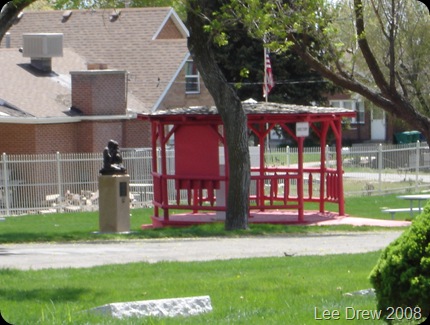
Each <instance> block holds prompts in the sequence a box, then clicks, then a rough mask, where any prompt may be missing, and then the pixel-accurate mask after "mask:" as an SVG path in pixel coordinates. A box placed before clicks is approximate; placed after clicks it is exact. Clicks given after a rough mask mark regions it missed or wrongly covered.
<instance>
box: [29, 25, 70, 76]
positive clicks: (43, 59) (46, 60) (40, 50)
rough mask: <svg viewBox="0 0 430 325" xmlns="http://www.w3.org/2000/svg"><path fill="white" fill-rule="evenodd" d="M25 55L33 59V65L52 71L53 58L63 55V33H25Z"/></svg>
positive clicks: (39, 68)
mask: <svg viewBox="0 0 430 325" xmlns="http://www.w3.org/2000/svg"><path fill="white" fill-rule="evenodd" d="M22 37H23V50H22V55H23V57H26V58H30V59H31V65H32V66H33V67H35V68H36V69H38V70H41V71H42V72H51V71H52V58H53V57H61V56H63V34H59V33H31V34H30V33H29V34H23V35H22Z"/></svg>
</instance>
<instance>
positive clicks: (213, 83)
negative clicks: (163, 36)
mask: <svg viewBox="0 0 430 325" xmlns="http://www.w3.org/2000/svg"><path fill="white" fill-rule="evenodd" d="M214 2H215V3H214ZM217 7H218V5H217V4H216V1H213V0H200V1H189V7H188V8H187V11H188V12H187V17H188V20H187V27H188V29H189V30H190V37H189V39H188V47H189V49H190V52H191V54H192V56H193V59H194V62H195V64H196V65H197V68H198V70H199V72H200V74H201V76H202V79H203V81H204V83H205V85H206V87H207V88H208V90H209V92H210V93H211V95H212V97H213V98H214V101H215V105H216V107H217V109H218V112H219V114H220V116H221V119H222V121H223V125H224V133H225V137H226V145H227V154H228V165H229V170H228V175H229V183H228V195H227V211H226V221H225V229H226V230H234V229H247V228H248V214H249V183H250V158H249V148H248V128H247V117H246V114H245V112H244V110H243V108H242V104H241V101H240V99H239V97H238V96H237V94H236V92H235V90H234V89H233V88H232V87H231V86H230V85H229V84H228V83H227V80H226V79H225V77H224V75H223V73H222V72H221V70H220V68H219V66H218V64H217V63H216V60H215V56H214V52H213V51H214V49H213V43H212V40H211V39H210V34H209V33H207V32H205V31H204V29H203V26H204V25H205V21H204V18H203V17H211V13H212V12H213V10H214V9H218V8H217ZM201 8H204V9H201ZM203 11H204V12H203ZM226 158H227V157H226Z"/></svg>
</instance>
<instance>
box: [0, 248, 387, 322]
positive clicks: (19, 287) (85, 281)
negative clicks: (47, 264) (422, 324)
mask: <svg viewBox="0 0 430 325" xmlns="http://www.w3.org/2000/svg"><path fill="white" fill-rule="evenodd" d="M378 256H379V253H377V252H375V253H367V254H356V255H331V256H313V257H309V256H308V257H305V256H303V257H282V258H256V259H237V260H228V261H210V262H193V263H178V262H170V263H167V262H163V263H157V264H147V263H133V264H128V265H113V266H103V267H95V268H91V269H64V270H43V271H16V270H1V271H0V306H1V313H2V315H3V317H4V318H5V319H6V320H7V321H8V322H10V323H12V324H19V325H25V324H28V325H35V324H43V325H49V324H317V323H319V322H321V320H319V321H318V320H315V308H317V310H318V313H317V316H318V317H320V316H321V314H320V313H321V311H322V310H323V309H328V310H331V311H333V310H339V311H340V315H341V319H340V320H339V321H338V322H337V323H339V324H345V323H348V324H364V323H365V324H383V322H382V321H369V320H366V321H363V320H346V319H345V317H346V316H345V309H346V308H347V307H353V308H355V309H364V310H375V309H376V302H375V298H374V297H368V296H367V297H362V296H354V297H349V296H344V295H343V294H344V293H346V292H353V291H357V290H361V289H367V288H370V287H371V286H370V283H369V280H368V275H369V273H370V271H371V269H372V268H373V266H374V265H375V263H376V261H377V259H378ZM201 295H209V296H210V297H211V302H212V306H213V311H212V312H211V313H207V314H204V315H199V316H193V317H189V318H173V319H161V318H160V319H157V318H144V319H140V320H137V319H126V320H122V321H121V320H114V319H111V318H109V317H105V316H99V315H91V314H88V313H86V312H85V310H88V309H90V308H93V307H96V306H100V305H103V304H107V303H112V302H125V301H136V300H149V299H160V298H174V297H187V296H201Z"/></svg>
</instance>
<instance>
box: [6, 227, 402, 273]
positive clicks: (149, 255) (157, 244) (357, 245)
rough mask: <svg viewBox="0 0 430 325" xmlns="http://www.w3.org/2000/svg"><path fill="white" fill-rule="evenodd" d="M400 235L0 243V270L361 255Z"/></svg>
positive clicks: (374, 233)
mask: <svg viewBox="0 0 430 325" xmlns="http://www.w3.org/2000/svg"><path fill="white" fill-rule="evenodd" d="M401 233H402V231H400V230H399V231H398V230H396V231H378V232H345V233H323V234H307V235H284V236H274V237H241V238H197V239H158V240H130V241H120V242H112V241H109V242H105V241H97V242H77V243H37V244H7V245H2V246H0V268H14V269H21V270H29V269H33V270H39V269H46V268H79V267H93V266H98V265H106V264H124V263H131V262H149V263H156V262H160V261H183V262H188V261H207V260H217V259H218V260H225V259H232V258H250V257H269V256H279V257H282V256H286V255H287V256H290V255H293V256H300V255H326V254H346V253H365V252H371V251H377V250H380V249H382V248H384V247H386V246H387V245H388V244H389V243H390V242H392V241H393V240H395V239H396V238H397V237H398V236H399V235H400V234H401Z"/></svg>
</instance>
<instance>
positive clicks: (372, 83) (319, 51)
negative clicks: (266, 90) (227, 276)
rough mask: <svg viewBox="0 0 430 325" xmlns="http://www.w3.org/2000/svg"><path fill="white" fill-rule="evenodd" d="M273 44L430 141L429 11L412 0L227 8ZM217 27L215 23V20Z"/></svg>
mask: <svg viewBox="0 0 430 325" xmlns="http://www.w3.org/2000/svg"><path fill="white" fill-rule="evenodd" d="M223 12H224V14H223V15H220V17H221V19H226V18H225V17H226V16H227V17H230V19H231V17H234V18H235V19H239V20H240V21H241V22H242V23H243V24H244V25H245V26H246V27H247V28H249V29H250V30H251V31H252V33H253V35H254V36H255V37H257V38H263V37H266V39H268V40H269V42H268V46H269V47H270V48H271V49H272V50H276V51H281V52H282V51H287V50H291V51H293V52H294V53H296V54H297V55H298V56H299V57H300V58H301V60H303V62H305V63H306V64H307V65H308V66H309V67H310V68H311V69H313V70H315V71H317V72H319V73H320V74H321V75H322V76H324V77H325V78H326V79H328V80H331V81H332V82H333V83H335V84H336V85H338V86H340V87H342V88H344V89H348V90H350V91H352V92H355V93H358V94H360V95H362V96H363V97H365V98H366V99H367V100H369V101H370V102H372V103H373V104H374V105H376V106H378V107H381V108H382V109H384V110H385V111H387V112H388V113H391V114H392V115H394V116H396V117H398V118H400V119H402V120H404V121H405V122H406V123H408V124H409V125H410V126H411V128H413V129H417V130H419V131H421V132H422V133H423V134H424V136H425V137H426V138H427V140H428V141H430V114H429V110H428V107H429V106H430V96H429V94H430V82H429V81H430V80H429V79H430V78H429V76H430V71H429V69H428V67H427V65H425V62H427V61H428V57H427V56H428V54H426V53H428V50H427V47H428V44H430V31H429V30H428V27H426V26H428V23H429V22H430V15H429V14H428V13H429V12H428V9H427V8H426V7H425V6H424V5H423V4H422V3H421V2H419V1H416V0H398V1H390V0H345V1H331V0H283V1H281V0H267V1H263V0H241V1H230V2H229V3H228V4H226V5H225V6H224V9H223ZM215 27H216V25H215Z"/></svg>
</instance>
